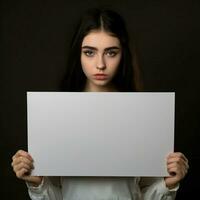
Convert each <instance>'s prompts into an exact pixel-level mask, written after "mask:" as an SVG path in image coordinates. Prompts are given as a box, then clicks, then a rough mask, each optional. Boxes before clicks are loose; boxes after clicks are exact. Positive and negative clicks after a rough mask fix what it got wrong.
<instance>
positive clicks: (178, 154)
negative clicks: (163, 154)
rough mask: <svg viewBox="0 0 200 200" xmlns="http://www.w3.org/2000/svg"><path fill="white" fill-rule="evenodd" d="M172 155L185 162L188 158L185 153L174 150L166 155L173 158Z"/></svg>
mask: <svg viewBox="0 0 200 200" xmlns="http://www.w3.org/2000/svg"><path fill="white" fill-rule="evenodd" d="M174 157H176V158H182V159H183V160H184V161H185V162H187V163H188V159H187V158H186V157H185V155H184V154H183V153H181V152H174V153H170V154H169V155H168V158H174Z"/></svg>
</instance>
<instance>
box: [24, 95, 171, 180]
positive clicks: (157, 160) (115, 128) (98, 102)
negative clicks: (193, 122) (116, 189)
mask: <svg viewBox="0 0 200 200" xmlns="http://www.w3.org/2000/svg"><path fill="white" fill-rule="evenodd" d="M174 101H175V94H174V93H173V92H163V93H158V92H157V93H153V92H142V93H139V92H135V93H134V92H126V93H120V92H27V109H28V151H29V153H30V154H31V155H32V157H33V159H34V165H35V169H34V170H33V173H32V174H33V175H43V176H166V175H168V173H167V169H166V156H167V155H168V153H170V152H173V148H174V105H175V102H174Z"/></svg>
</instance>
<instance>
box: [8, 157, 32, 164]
mask: <svg viewBox="0 0 200 200" xmlns="http://www.w3.org/2000/svg"><path fill="white" fill-rule="evenodd" d="M19 163H26V164H27V165H33V161H32V160H29V158H27V157H23V156H20V157H17V158H15V159H14V160H13V162H12V166H15V165H18V164H19Z"/></svg>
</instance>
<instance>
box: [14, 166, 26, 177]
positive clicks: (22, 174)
mask: <svg viewBox="0 0 200 200" xmlns="http://www.w3.org/2000/svg"><path fill="white" fill-rule="evenodd" d="M27 172H28V170H27V169H25V168H22V169H21V170H19V171H17V172H16V176H17V178H20V179H24V178H25V173H27Z"/></svg>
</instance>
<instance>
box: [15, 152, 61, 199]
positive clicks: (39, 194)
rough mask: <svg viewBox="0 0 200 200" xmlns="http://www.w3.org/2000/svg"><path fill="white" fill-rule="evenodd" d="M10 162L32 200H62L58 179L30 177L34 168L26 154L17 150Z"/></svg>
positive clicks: (31, 160)
mask: <svg viewBox="0 0 200 200" xmlns="http://www.w3.org/2000/svg"><path fill="white" fill-rule="evenodd" d="M12 160H13V161H12V167H13V171H14V172H15V174H16V176H17V178H19V179H21V180H24V181H25V182H26V185H27V187H28V192H29V196H30V197H31V199H32V200H62V195H61V186H60V182H59V180H60V179H59V178H56V177H51V178H49V177H42V176H31V175H30V174H31V170H32V169H33V168H34V166H33V159H32V157H31V155H30V154H29V153H28V152H26V151H23V150H19V151H17V153H16V154H15V155H14V156H13V157H12Z"/></svg>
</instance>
